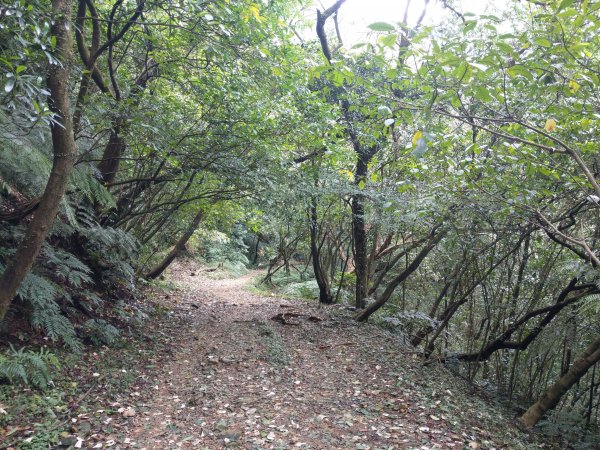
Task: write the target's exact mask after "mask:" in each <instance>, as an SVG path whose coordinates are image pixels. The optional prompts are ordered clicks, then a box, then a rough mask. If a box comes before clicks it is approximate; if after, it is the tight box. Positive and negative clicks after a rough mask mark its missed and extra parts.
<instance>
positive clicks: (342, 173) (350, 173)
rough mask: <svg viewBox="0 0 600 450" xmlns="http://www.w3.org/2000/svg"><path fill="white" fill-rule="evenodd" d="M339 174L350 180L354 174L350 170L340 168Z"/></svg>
mask: <svg viewBox="0 0 600 450" xmlns="http://www.w3.org/2000/svg"><path fill="white" fill-rule="evenodd" d="M339 172H340V174H341V175H345V176H346V178H348V180H350V181H354V174H353V173H352V171H351V170H346V169H342V170H340V171H339Z"/></svg>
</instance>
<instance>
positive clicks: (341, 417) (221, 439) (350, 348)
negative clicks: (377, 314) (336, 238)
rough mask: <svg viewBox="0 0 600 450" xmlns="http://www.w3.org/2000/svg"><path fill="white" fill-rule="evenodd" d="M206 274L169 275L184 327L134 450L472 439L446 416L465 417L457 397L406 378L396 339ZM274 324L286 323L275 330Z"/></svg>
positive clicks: (338, 314)
mask: <svg viewBox="0 0 600 450" xmlns="http://www.w3.org/2000/svg"><path fill="white" fill-rule="evenodd" d="M192 274H193V275H192ZM208 275H209V274H207V273H206V272H202V271H201V269H200V270H199V269H197V268H194V267H192V266H185V265H181V264H179V266H178V267H177V268H176V270H174V275H172V281H173V282H175V283H176V285H177V286H179V287H180V288H181V291H180V292H181V297H180V298H178V299H177V306H176V308H175V311H174V313H175V314H177V315H179V316H181V317H183V318H185V319H186V320H185V323H186V324H187V325H185V326H183V327H182V328H181V330H180V331H181V334H180V336H178V338H177V340H176V348H174V356H173V360H172V361H171V362H170V364H169V365H168V366H167V367H165V368H164V371H163V372H162V375H161V377H160V378H159V379H157V380H156V382H155V383H153V385H154V386H153V389H154V390H155V394H154V395H153V396H152V398H151V400H150V402H149V403H147V404H146V405H142V407H141V408H138V409H139V411H138V412H137V413H136V415H135V416H134V417H132V418H131V422H132V424H131V425H132V427H131V428H130V430H131V431H130V434H129V438H130V440H131V442H132V443H133V442H135V444H134V445H135V448H146V449H171V448H199V449H221V448H244V449H291V448H302V449H392V448H393V449H401V448H463V445H465V442H467V443H468V442H469V440H470V439H471V436H470V434H469V433H464V432H461V431H463V430H464V425H463V426H461V425H460V424H459V422H457V421H456V419H453V420H450V419H449V418H447V417H446V416H445V415H444V414H446V413H447V412H450V413H452V415H453V417H456V416H458V417H460V414H461V413H462V412H461V409H462V408H463V407H461V406H459V405H454V404H453V403H452V396H453V393H452V392H451V391H450V390H446V392H444V391H442V390H440V389H437V392H436V389H435V388H431V389H428V388H424V387H423V386H421V383H422V378H423V375H422V373H420V372H419V371H418V370H416V371H413V370H409V371H407V369H406V367H411V366H415V365H416V364H415V362H414V360H413V359H412V357H411V356H408V355H405V354H403V353H402V343H401V340H400V338H398V337H396V336H395V335H393V334H391V333H389V332H387V331H385V330H382V329H380V328H378V327H375V326H371V325H364V324H363V325H359V324H356V323H354V322H353V321H352V320H348V317H347V312H346V316H344V310H343V308H340V307H332V308H328V309H324V308H323V309H320V308H317V307H315V304H314V302H310V303H309V302H305V301H301V300H285V299H281V298H276V297H264V296H260V295H256V294H252V293H250V292H248V291H247V290H246V285H247V284H248V283H249V282H250V280H251V279H252V277H253V276H255V275H256V274H254V273H251V274H249V275H247V276H244V277H241V278H237V279H224V280H213V279H210V278H209V276H208ZM290 312H297V313H302V314H303V316H294V315H293V314H290ZM281 313H284V314H285V315H284V320H285V321H286V322H289V323H285V324H284V323H281V322H277V321H275V320H272V317H273V316H276V315H277V314H281ZM423 446H425V447H423Z"/></svg>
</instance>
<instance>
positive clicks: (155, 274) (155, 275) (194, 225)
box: [144, 209, 204, 280]
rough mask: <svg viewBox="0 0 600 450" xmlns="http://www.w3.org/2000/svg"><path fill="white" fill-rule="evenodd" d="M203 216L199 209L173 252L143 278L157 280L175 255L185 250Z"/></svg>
mask: <svg viewBox="0 0 600 450" xmlns="http://www.w3.org/2000/svg"><path fill="white" fill-rule="evenodd" d="M203 216H204V211H202V210H201V209H200V210H198V213H197V214H196V216H195V217H194V219H193V220H192V223H190V225H189V226H188V227H187V229H186V230H185V233H183V235H182V236H181V238H179V240H178V241H177V243H176V244H175V247H173V250H171V251H170V252H169V254H168V255H167V256H166V257H165V258H164V259H163V260H162V261H161V262H160V263H158V264H157V265H156V266H154V267H153V268H152V269H150V271H149V272H148V273H147V274H146V275H145V276H144V278H150V279H152V280H153V279H155V278H158V277H159V276H160V275H161V274H162V273H163V272H164V271H165V270H166V268H167V267H169V265H170V264H171V263H172V262H173V260H174V259H175V258H176V257H177V255H179V254H180V253H181V252H182V251H183V250H184V249H185V244H187V241H189V240H190V238H191V237H192V234H194V231H196V229H197V228H198V225H200V221H201V220H202V217H203Z"/></svg>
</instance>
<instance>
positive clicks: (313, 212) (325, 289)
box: [310, 199, 333, 305]
mask: <svg viewBox="0 0 600 450" xmlns="http://www.w3.org/2000/svg"><path fill="white" fill-rule="evenodd" d="M318 231H319V230H318V222H317V206H316V200H315V199H313V201H312V204H311V205H310V253H311V256H312V264H313V271H314V273H315V279H316V280H317V285H318V286H319V302H320V303H324V304H328V305H329V304H331V303H333V297H332V295H331V288H330V286H329V280H328V279H327V275H326V273H325V271H324V270H323V265H322V264H321V251H320V249H319V244H318V242H317V240H318V237H319V236H318V235H319V233H318Z"/></svg>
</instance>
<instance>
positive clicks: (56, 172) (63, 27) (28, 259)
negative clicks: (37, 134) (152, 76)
mask: <svg viewBox="0 0 600 450" xmlns="http://www.w3.org/2000/svg"><path fill="white" fill-rule="evenodd" d="M71 10H72V4H71V0H53V1H52V13H53V19H54V20H53V23H52V27H51V34H52V36H53V37H54V38H55V39H56V47H55V48H54V52H55V55H56V58H57V60H58V62H57V63H55V64H52V65H51V67H50V68H49V70H48V76H47V79H46V85H47V87H48V91H49V92H50V95H49V97H48V106H49V108H50V110H51V111H52V112H53V114H54V117H53V119H52V123H51V126H50V128H51V133H52V148H53V160H52V170H51V172H50V177H49V178H48V182H47V185H46V189H45V190H44V193H43V195H42V197H41V199H40V202H39V206H38V208H37V210H36V212H35V215H34V217H33V219H32V220H31V222H30V223H29V225H28V226H27V232H26V234H25V237H24V238H23V240H22V241H21V243H20V244H19V246H18V247H17V250H16V252H15V255H14V256H13V258H12V260H11V261H10V262H9V263H8V265H7V267H6V269H5V270H4V272H3V273H2V276H1V277H0V319H3V318H4V316H5V315H6V313H7V311H8V308H9V307H10V304H11V302H12V300H13V298H14V297H15V295H16V293H17V290H18V289H19V286H20V284H21V282H22V281H23V279H24V278H25V276H26V275H27V273H28V272H29V270H30V269H31V266H32V265H33V263H34V262H35V259H36V257H37V256H38V254H39V252H40V249H41V248H42V244H43V243H44V240H45V239H46V236H47V235H48V232H49V231H50V228H51V226H52V223H53V222H54V219H55V218H56V213H57V211H58V207H59V205H60V202H61V200H62V197H63V195H64V193H65V191H66V189H67V182H68V178H69V174H70V173H71V171H72V169H73V164H74V162H75V156H76V153H77V148H76V146H75V139H74V136H73V121H72V116H71V107H70V102H69V87H68V82H69V74H70V70H71V66H72V41H71V28H72V27H71V14H72V11H71Z"/></svg>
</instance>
